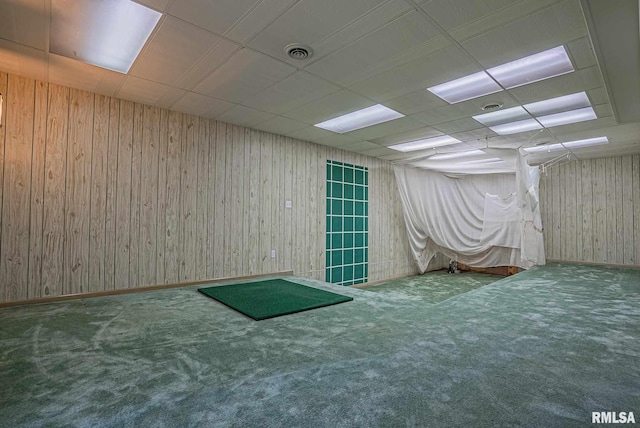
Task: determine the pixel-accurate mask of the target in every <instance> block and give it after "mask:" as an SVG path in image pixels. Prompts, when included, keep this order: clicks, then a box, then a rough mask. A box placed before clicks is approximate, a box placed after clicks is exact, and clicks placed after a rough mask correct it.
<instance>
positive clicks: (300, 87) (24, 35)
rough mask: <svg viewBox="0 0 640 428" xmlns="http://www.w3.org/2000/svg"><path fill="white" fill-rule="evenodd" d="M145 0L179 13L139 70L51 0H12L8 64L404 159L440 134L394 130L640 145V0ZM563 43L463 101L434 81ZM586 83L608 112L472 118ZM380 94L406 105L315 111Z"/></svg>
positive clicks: (607, 149) (167, 17)
mask: <svg viewBox="0 0 640 428" xmlns="http://www.w3.org/2000/svg"><path fill="white" fill-rule="evenodd" d="M139 3H142V4H144V5H146V6H148V7H151V8H153V9H156V10H158V11H160V12H162V14H163V15H162V18H161V20H160V22H159V23H158V25H157V27H156V29H155V30H154V32H153V33H152V35H151V37H150V38H149V40H148V41H147V43H146V45H145V47H144V48H143V50H142V52H141V53H140V55H139V56H138V58H137V60H136V61H135V63H134V64H133V66H132V67H131V70H130V71H129V73H128V74H126V75H124V74H120V73H117V72H113V71H109V70H105V69H101V68H98V67H95V66H91V65H88V64H84V63H81V62H78V61H74V60H71V59H68V58H64V57H61V56H58V55H55V54H51V53H49V49H48V47H49V23H50V20H51V16H50V15H51V13H50V11H51V0H2V1H1V2H0V69H1V70H3V71H6V72H9V73H14V74H18V75H23V76H27V77H31V78H34V79H38V80H43V81H50V82H53V83H57V84H62V85H66V86H71V87H75V88H79V89H84V90H89V91H93V92H96V93H100V94H104V95H108V96H115V97H119V98H123V99H127V100H132V101H136V102H141V103H145V104H151V105H155V106H159V107H163V108H170V109H174V110H178V111H182V112H186V113H191V114H196V115H200V116H204V117H207V118H213V119H219V120H222V121H225V122H230V123H234V124H239V125H245V126H249V127H253V128H256V129H260V130H265V131H269V132H274V133H278V134H283V135H288V136H291V137H295V138H299V139H303V140H307V141H313V142H316V143H319V144H324V145H328V146H333V147H339V148H341V149H344V150H349V151H353V152H357V153H363V154H366V155H370V156H374V157H379V158H382V159H387V160H391V161H405V160H407V159H408V158H414V157H416V156H419V155H423V156H424V155H425V154H431V153H433V152H434V150H429V151H427V152H426V153H417V154H416V153H400V152H396V151H394V150H391V149H388V148H386V146H389V145H393V144H397V143H401V142H406V141H411V140H416V139H420V138H428V137H433V136H437V135H442V134H449V135H452V136H454V137H456V138H457V139H459V140H461V141H462V142H463V144H460V145H457V146H449V147H442V148H438V149H437V151H438V152H446V151H452V150H462V149H469V148H477V147H479V148H498V149H505V148H510V149H515V148H518V147H521V146H524V147H529V146H534V145H536V144H541V143H546V142H551V143H556V142H563V141H572V140H577V139H584V138H590V137H598V136H602V135H606V136H607V137H609V139H610V143H609V144H608V145H605V146H601V147H598V148H596V147H594V148H589V149H584V150H576V151H575V152H574V153H573V156H576V157H578V158H591V157H602V156H613V155H624V154H631V153H640V108H639V107H638V105H637V103H638V100H640V93H638V94H636V92H640V90H639V89H638V88H639V87H640V73H639V72H638V61H637V58H638V54H639V52H640V50H639V49H638V4H637V1H636V0H616V1H603V0H519V1H516V0H428V1H423V0H348V1H345V0H139ZM633 12H635V15H633ZM630 15H631V16H632V18H629V16H630ZM621 16H624V17H627V19H626V21H625V22H624V23H623V22H622V19H621ZM610 30H611V31H610ZM614 31H615V32H614ZM611 32H614V34H615V37H611V35H610V34H611ZM291 43H302V44H305V45H309V46H311V47H312V48H313V51H314V55H313V56H312V57H311V58H310V59H307V60H303V61H299V60H294V59H291V58H289V57H288V56H287V55H286V54H285V52H284V47H285V46H286V45H288V44H291ZM612 43H613V44H615V45H616V47H615V49H614V48H612ZM559 45H563V46H564V47H565V48H566V50H567V52H568V54H569V56H570V58H571V61H572V63H573V66H574V68H575V72H573V73H569V74H565V75H562V76H558V77H555V78H551V79H548V80H545V81H541V82H537V83H533V84H529V85H526V86H521V87H518V88H514V89H511V90H507V91H502V92H499V93H496V94H493V95H487V96H484V97H481V98H477V99H474V100H469V101H465V102H461V103H458V104H454V105H449V104H447V103H446V102H445V101H443V100H442V99H440V98H438V97H437V96H435V95H433V94H432V93H431V92H429V91H427V90H426V88H427V87H429V86H433V85H436V84H439V83H443V82H445V81H448V80H452V79H454V78H458V77H462V76H465V75H468V74H470V73H473V72H477V71H480V70H483V69H486V68H489V67H493V66H496V65H499V64H503V63H505V62H509V61H512V60H515V59H519V58H521V57H524V56H526V55H530V54H534V53H537V52H540V51H543V50H546V49H550V48H553V47H556V46H559ZM625 49H627V50H628V51H629V52H627V51H626V50H625ZM634 55H635V56H634ZM623 61H624V62H623ZM621 82H626V83H624V85H622V84H621ZM629 88H631V89H629ZM581 91H586V93H587V95H588V97H589V99H590V101H591V104H592V105H593V107H594V109H595V111H596V113H597V115H598V119H597V120H593V121H588V122H582V123H578V124H572V125H564V126H558V127H554V128H550V129H544V130H542V131H530V132H524V133H520V134H514V135H508V136H498V135H497V134H495V133H494V132H493V131H491V130H490V129H488V128H486V127H484V126H483V125H481V124H480V123H478V122H476V121H475V120H473V119H472V118H471V116H473V115H477V114H481V113H482V110H481V107H482V106H483V105H485V104H487V103H491V102H498V103H501V104H503V105H504V108H508V107H513V106H517V105H522V104H524V103H530V102H535V101H540V100H543V99H547V98H552V97H557V96H561V95H566V94H570V93H575V92H581ZM378 103H381V104H384V105H385V106H387V107H390V108H393V109H395V110H397V111H399V112H400V113H403V114H404V115H406V117H404V118H401V119H397V120H393V121H390V122H387V123H383V124H380V125H376V126H372V127H369V128H364V129H360V130H356V131H353V132H349V133H346V134H342V135H339V134H334V133H332V132H329V131H325V130H322V129H319V128H316V127H314V126H313V125H314V124H315V123H319V122H322V121H325V120H327V119H330V118H333V117H336V116H339V115H341V114H345V113H349V112H352V111H354V110H357V109H361V108H364V107H369V106H371V105H374V104H378ZM552 155H553V156H557V152H554V153H553V154H552ZM548 156H551V155H548V154H545V153H541V154H536V155H535V156H534V155H532V156H531V160H532V162H533V163H539V162H543V161H544V160H547V159H548ZM432 163H433V162H432Z"/></svg>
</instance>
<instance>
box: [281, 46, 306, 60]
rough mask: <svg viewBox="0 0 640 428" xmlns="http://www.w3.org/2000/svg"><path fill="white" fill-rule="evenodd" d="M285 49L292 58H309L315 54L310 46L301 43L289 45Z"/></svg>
mask: <svg viewBox="0 0 640 428" xmlns="http://www.w3.org/2000/svg"><path fill="white" fill-rule="evenodd" d="M284 51H285V53H286V54H287V55H289V57H290V58H293V59H299V60H302V59H308V58H310V57H311V55H313V50H312V49H311V48H310V47H309V46H305V45H301V44H299V43H294V44H292V45H287V46H286V47H285V48H284Z"/></svg>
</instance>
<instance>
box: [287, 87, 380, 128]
mask: <svg viewBox="0 0 640 428" xmlns="http://www.w3.org/2000/svg"><path fill="white" fill-rule="evenodd" d="M372 105H375V102H373V101H371V100H368V99H366V98H364V97H362V96H360V95H358V94H355V93H353V92H351V91H347V90H345V89H343V90H340V91H338V92H334V93H333V94H331V95H328V96H326V97H324V98H321V99H319V100H316V101H312V102H310V103H308V104H305V105H303V106H301V107H298V108H296V109H293V110H291V111H289V112H286V113H284V114H283V116H286V117H288V118H291V119H296V120H299V121H302V122H305V123H308V124H310V125H315V124H316V123H320V122H324V121H325V120H329V119H333V118H334V117H338V116H341V115H343V114H347V113H351V112H353V111H356V110H360V109H363V108H366V107H371V106H372Z"/></svg>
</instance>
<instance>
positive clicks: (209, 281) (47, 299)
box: [0, 270, 293, 309]
mask: <svg viewBox="0 0 640 428" xmlns="http://www.w3.org/2000/svg"><path fill="white" fill-rule="evenodd" d="M291 275H293V271H292V270H285V271H281V272H272V273H263V274H256V275H245V276H230V277H225V278H215V279H206V280H202V281H191V282H179V283H175V284H162V285H150V286H148V287H138V288H120V289H117V290H109V291H96V292H93V293H77V294H66V295H63V296H53V297H39V298H37V299H26V300H16V301H14V302H3V303H0V309H2V308H7V307H11V306H24V305H36V304H41V303H54V302H62V301H66V300H78V299H90V298H93V297H105V296H117V295H120V294H131V293H141V292H144V291H156V290H166V289H169V288H180V287H189V286H191V285H201V284H218V283H221V282H226V281H242V280H246V279H256V278H271V277H277V276H291Z"/></svg>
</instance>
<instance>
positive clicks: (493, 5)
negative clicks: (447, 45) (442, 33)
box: [420, 0, 513, 31]
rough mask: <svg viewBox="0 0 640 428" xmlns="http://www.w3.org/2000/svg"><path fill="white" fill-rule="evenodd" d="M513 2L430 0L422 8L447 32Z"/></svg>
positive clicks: (502, 0)
mask: <svg viewBox="0 0 640 428" xmlns="http://www.w3.org/2000/svg"><path fill="white" fill-rule="evenodd" d="M512 3H513V1H512V0H488V1H484V0H474V1H469V0H430V1H427V2H425V3H422V4H421V5H420V7H421V8H422V9H423V10H424V11H425V12H427V13H428V14H429V16H431V17H432V18H433V19H434V20H436V21H437V22H438V24H439V25H440V26H441V27H442V28H444V29H445V30H447V31H450V30H453V29H454V28H458V27H461V26H463V25H465V24H468V23H470V22H473V21H476V20H478V19H480V18H483V17H485V16H487V15H490V14H491V13H494V12H495V11H497V10H499V9H502V8H504V7H506V6H509V5H511V4H512Z"/></svg>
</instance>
